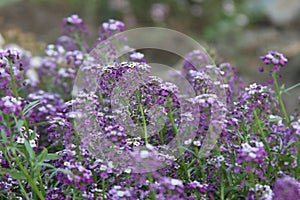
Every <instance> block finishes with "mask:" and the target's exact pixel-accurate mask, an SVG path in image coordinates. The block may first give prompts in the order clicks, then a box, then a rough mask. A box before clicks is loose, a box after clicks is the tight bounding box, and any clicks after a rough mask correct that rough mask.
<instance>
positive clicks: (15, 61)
mask: <svg viewBox="0 0 300 200" xmlns="http://www.w3.org/2000/svg"><path fill="white" fill-rule="evenodd" d="M62 28H63V34H64V35H63V36H61V37H60V38H58V40H57V43H56V44H50V45H49V46H48V47H47V49H46V50H45V56H43V57H39V58H37V57H32V56H30V53H29V52H27V51H26V50H23V49H21V48H20V49H18V50H15V49H3V50H1V52H0V88H1V90H0V108H1V109H0V133H1V135H0V142H1V145H0V148H1V151H0V169H1V170H0V191H1V192H0V196H1V198H3V199H5V198H6V199H49V200H50V199H51V200H52V199H120V200H121V199H184V200H186V199H189V200H196V199H203V200H204V199H222V200H224V199H248V200H252V199H253V200H254V199H265V200H267V199H268V200H269V199H270V200H271V199H274V200H276V199H278V200H279V199H300V188H299V184H300V182H299V180H300V174H299V173H300V138H299V134H300V119H299V116H298V115H297V113H295V114H292V115H288V113H287V112H286V109H285V105H284V103H283V100H282V94H283V92H286V91H289V90H291V89H292V88H294V87H296V86H293V87H291V88H288V89H282V88H281V87H279V85H278V81H277V79H278V74H279V72H280V70H281V68H282V67H284V66H286V65H287V63H288V60H287V58H286V57H285V56H284V55H283V54H280V53H278V52H272V51H270V52H269V53H268V54H267V55H265V56H262V57H261V59H262V61H263V63H264V64H265V65H266V66H264V67H260V68H259V71H260V72H263V71H264V69H267V68H269V70H270V71H271V72H270V73H271V75H272V80H269V81H268V82H267V83H268V84H267V85H266V86H263V85H260V84H256V83H253V84H251V85H250V86H248V87H245V86H244V83H243V81H242V79H241V78H240V77H239V76H238V74H237V72H236V70H235V67H234V66H232V65H230V64H229V63H222V64H218V65H210V64H209V61H208V60H207V57H205V56H203V54H202V53H201V51H197V50H195V51H192V52H190V53H189V54H188V55H187V57H186V61H185V62H184V63H183V70H182V71H181V73H180V75H181V76H183V77H184V78H185V79H186V80H187V81H188V83H189V84H190V85H191V86H192V89H193V90H194V91H195V95H196V96H195V97H193V98H188V99H185V100H184V101H181V100H182V99H181V98H180V95H179V90H180V89H179V88H178V87H177V86H176V85H174V84H172V83H169V82H165V81H163V80H161V79H159V78H157V77H153V76H147V77H146V78H144V76H143V74H147V73H150V71H151V67H150V65H148V64H147V62H146V59H145V56H144V55H143V54H142V53H140V52H133V53H131V54H129V55H128V59H129V61H128V62H124V61H120V59H119V58H118V57H116V52H115V50H116V49H118V48H120V46H114V45H113V44H112V43H108V42H107V40H106V39H107V38H109V37H110V36H112V35H113V34H117V33H119V32H122V31H124V30H125V25H124V23H123V22H121V21H118V20H109V21H108V22H105V23H103V24H102V26H101V29H100V36H99V38H98V41H100V46H101V45H104V46H105V47H106V53H107V55H108V56H109V60H113V61H114V62H113V63H111V62H107V61H106V60H101V61H102V63H100V65H97V64H95V62H94V60H93V58H92V57H91V56H90V55H89V54H88V52H89V51H90V49H89V47H88V45H87V43H86V42H85V39H84V38H85V37H86V34H87V30H86V27H85V24H84V21H83V20H82V19H81V18H79V16H77V15H72V16H70V17H68V18H65V19H64V20H63V25H62ZM124 40H126V38H119V41H120V43H119V44H122V41H124ZM80 67H81V69H82V70H81V71H80V70H79V68H80ZM199 67H201V69H200V70H197V69H198V68H199ZM87 72H89V73H92V74H96V75H97V76H96V79H95V80H96V83H91V80H86V79H85V80H83V81H84V85H90V84H96V86H97V90H96V91H90V92H84V90H82V91H79V92H78V91H77V93H76V90H74V88H72V86H73V85H74V81H75V78H76V75H77V76H78V74H79V75H80V73H82V74H81V75H85V73H87ZM212 73H217V74H219V75H220V77H222V80H215V81H212V80H211V78H210V75H211V74H212ZM122 81H124V83H128V81H129V83H130V84H128V85H127V86H128V88H129V90H130V91H131V93H130V94H128V93H124V92H122V91H123V90H124V89H125V88H122V87H119V90H116V86H117V84H118V83H120V82H122ZM126 81H127V82H126ZM134 82H135V83H139V84H140V85H139V86H138V87H130V85H134V84H133V83H134ZM131 83H132V84H131ZM128 88H127V89H128ZM215 88H222V90H223V91H225V93H224V94H225V95H224V96H223V97H221V96H218V95H212V94H210V93H209V91H211V90H214V89H215ZM72 89H73V93H76V95H75V98H73V99H72ZM75 89H76V88H75ZM83 89H84V88H83ZM116 94H117V96H118V97H119V98H116V99H112V98H111V97H112V96H113V95H116ZM73 95H74V94H73ZM220 98H224V99H225V101H224V102H225V103H226V105H224V104H223V102H220V101H219V99H220ZM125 100H126V101H128V102H129V103H127V104H126V106H119V105H120V102H122V101H125ZM112 101H114V102H112ZM112 105H115V106H116V107H113V106H112ZM277 105H279V108H280V109H278V108H277ZM153 106H156V107H157V108H159V110H160V112H157V110H155V109H152V107H153ZM182 107H184V112H181V111H182V110H180V108H182ZM74 108H75V109H74ZM113 108H115V109H113ZM219 109H221V110H222V111H223V113H225V114H224V116H222V118H220V120H222V123H221V124H222V127H221V128H220V130H221V135H220V137H219V138H217V141H216V143H214V145H213V148H212V149H210V151H209V152H206V155H205V156H204V157H203V156H199V155H200V151H201V147H202V146H203V144H204V142H205V135H206V134H208V133H209V132H210V131H211V129H210V124H211V123H216V124H215V126H216V127H218V126H219V125H220V123H219V122H220V121H218V122H215V121H214V120H213V119H212V118H211V117H210V116H212V115H213V114H214V112H215V111H216V110H219ZM89 116H93V117H89ZM83 117H84V118H83ZM78 119H79V120H78ZM81 119H84V120H81ZM152 119H155V120H156V121H153V120H152ZM185 122H189V123H188V125H189V126H183V129H184V130H190V129H189V128H191V127H194V128H195V129H192V131H190V132H189V133H190V134H189V135H184V137H183V138H184V141H183V143H182V144H177V147H178V148H180V149H181V150H180V154H179V155H178V156H177V157H175V156H172V153H170V152H172V149H168V144H169V143H170V142H171V141H172V140H176V139H177V136H178V135H180V133H181V132H180V130H179V128H178V127H179V126H180V125H181V124H182V123H185ZM134 124H138V125H139V126H135V125H134ZM220 126H221V125H220ZM145 127H152V129H150V130H151V131H152V132H153V133H155V134H150V133H151V132H150V131H147V130H146V129H145ZM136 132H140V133H142V136H137V135H134V134H133V133H136ZM86 133H88V137H84V139H83V137H82V134H86ZM181 136H182V135H181ZM103 141H105V142H103ZM90 144H94V145H92V146H91V145H90ZM96 144H97V145H96ZM103 146H105V147H107V148H103ZM107 149H114V150H111V151H108V152H103V151H104V150H107ZM137 149H138V150H139V151H137ZM98 154H101V155H102V156H103V154H105V155H107V157H105V159H102V158H101V156H99V155H98ZM123 154H126V157H123V156H122V157H119V156H120V155H123ZM112 158H114V159H116V158H120V159H117V160H118V161H119V162H118V163H116V162H112V161H111V159H112ZM141 160H146V161H145V162H144V163H146V165H150V164H151V165H152V164H157V163H159V161H162V160H163V162H164V163H165V164H166V165H164V166H162V167H161V168H159V169H157V170H155V171H147V170H146V171H144V172H141V170H140V169H141V168H145V167H146V166H145V165H142V166H136V167H134V168H132V167H128V166H129V165H128V163H130V166H133V165H138V163H139V161H141ZM137 172H140V173H137Z"/></svg>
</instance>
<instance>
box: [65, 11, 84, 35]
mask: <svg viewBox="0 0 300 200" xmlns="http://www.w3.org/2000/svg"><path fill="white" fill-rule="evenodd" d="M62 27H63V33H64V34H68V35H69V34H71V33H72V34H73V33H76V32H77V33H79V34H86V27H85V24H84V22H83V20H82V19H81V18H79V16H78V15H71V16H70V17H67V18H64V19H63V24H62Z"/></svg>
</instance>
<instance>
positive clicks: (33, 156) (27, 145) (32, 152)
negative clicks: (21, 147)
mask: <svg viewBox="0 0 300 200" xmlns="http://www.w3.org/2000/svg"><path fill="white" fill-rule="evenodd" d="M24 144H25V148H26V151H27V152H28V153H29V156H30V158H31V159H34V158H35V153H34V151H33V149H32V147H31V146H30V144H29V142H28V141H27V140H25V141H24Z"/></svg>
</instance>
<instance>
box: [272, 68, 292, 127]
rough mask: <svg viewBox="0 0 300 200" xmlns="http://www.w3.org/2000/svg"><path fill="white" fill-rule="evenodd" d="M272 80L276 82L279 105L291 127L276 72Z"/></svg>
mask: <svg viewBox="0 0 300 200" xmlns="http://www.w3.org/2000/svg"><path fill="white" fill-rule="evenodd" d="M272 78H273V80H274V86H275V92H276V96H277V99H278V101H279V105H280V108H281V111H282V113H283V116H284V119H285V121H286V122H287V124H288V125H290V119H289V117H288V114H287V112H286V109H285V106H284V103H283V101H282V97H281V91H280V89H279V86H278V81H277V74H276V72H275V71H274V72H273V73H272Z"/></svg>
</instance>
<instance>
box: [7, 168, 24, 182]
mask: <svg viewBox="0 0 300 200" xmlns="http://www.w3.org/2000/svg"><path fill="white" fill-rule="evenodd" d="M8 173H9V174H10V175H11V176H12V177H13V178H14V179H17V180H22V179H26V177H25V176H24V175H23V174H22V173H21V172H19V171H17V170H15V169H11V170H10V171H9V172H8Z"/></svg>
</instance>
